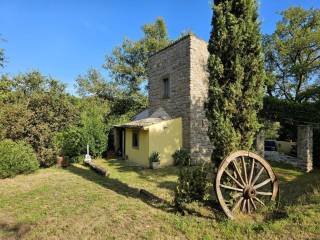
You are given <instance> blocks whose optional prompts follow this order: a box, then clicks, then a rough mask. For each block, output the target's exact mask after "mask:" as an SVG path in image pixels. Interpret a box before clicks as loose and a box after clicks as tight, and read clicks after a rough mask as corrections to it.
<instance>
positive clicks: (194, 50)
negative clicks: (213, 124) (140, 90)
mask: <svg viewBox="0 0 320 240" xmlns="http://www.w3.org/2000/svg"><path fill="white" fill-rule="evenodd" d="M208 56H209V53H208V50H207V42H205V41H204V40H201V39H199V38H197V37H196V36H194V35H191V34H190V35H187V36H185V37H183V38H181V39H179V40H178V41H176V42H174V43H172V44H171V45H169V46H168V47H166V48H164V49H162V50H161V51H159V52H158V53H156V54H155V55H153V56H152V57H151V58H150V59H149V64H148V75H149V107H150V111H151V113H152V112H154V111H156V109H158V108H159V107H162V108H163V109H165V111H166V112H167V113H168V114H169V115H170V116H171V117H173V118H176V117H181V118H182V125H183V130H182V131H183V147H184V148H186V149H189V150H190V152H191V157H192V159H193V161H196V162H198V161H202V160H204V161H209V160H210V157H211V153H212V144H211V143H210V140H209V137H208V136H207V130H208V121H207V119H206V117H205V110H204V104H205V102H206V100H207V96H208V73H207V71H206V68H207V59H208ZM168 80H169V88H166V87H165V86H164V85H165V84H164V82H165V81H168ZM166 89H169V95H167V94H165V91H166Z"/></svg>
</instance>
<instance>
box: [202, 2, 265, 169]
mask: <svg viewBox="0 0 320 240" xmlns="http://www.w3.org/2000/svg"><path fill="white" fill-rule="evenodd" d="M208 50H209V53H210V56H209V60H208V69H209V74H210V76H209V96H208V103H207V110H206V112H207V117H208V120H209V130H208V135H209V137H210V139H211V141H212V143H213V145H214V146H215V149H214V151H213V155H212V160H213V161H214V162H216V163H219V162H220V161H221V160H222V159H223V158H224V157H225V156H226V155H228V154H229V153H230V152H232V151H235V150H237V149H250V148H251V146H252V143H253V139H254V136H255V134H256V132H257V131H258V130H259V128H260V127H261V125H260V124H259V122H258V119H257V112H258V111H259V110H260V109H261V107H262V99H263V93H264V80H265V74H264V68H263V57H262V53H261V52H262V44H261V34H260V23H259V20H258V13H257V3H256V1H255V0H246V1H243V0H225V1H222V0H215V1H214V7H213V19H212V32H211V37H210V41H209V45H208Z"/></svg>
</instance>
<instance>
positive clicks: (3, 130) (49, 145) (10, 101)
mask: <svg viewBox="0 0 320 240" xmlns="http://www.w3.org/2000/svg"><path fill="white" fill-rule="evenodd" d="M0 86H6V92H7V93H6V96H4V98H3V99H2V100H1V101H0V106H1V108H0V134H1V135H0V138H10V139H12V140H14V141H16V140H25V141H27V142H28V143H29V144H31V146H32V147H33V149H34V150H35V152H36V154H37V158H38V160H39V162H40V164H41V166H51V165H52V164H53V163H54V162H55V158H56V150H55V147H54V144H53V141H52V139H53V138H54V135H55V133H56V132H59V131H62V130H64V129H66V128H67V127H68V126H69V125H70V124H71V123H74V122H75V121H76V120H77V119H78V113H77V109H76V108H75V106H74V104H73V102H72V99H71V97H70V96H69V95H67V94H66V93H65V86H64V85H63V84H61V83H59V82H58V81H57V80H54V79H51V78H47V77H45V76H43V75H41V73H40V72H37V71H33V72H30V73H26V74H20V75H17V76H15V77H13V78H12V79H8V78H1V79H0Z"/></svg>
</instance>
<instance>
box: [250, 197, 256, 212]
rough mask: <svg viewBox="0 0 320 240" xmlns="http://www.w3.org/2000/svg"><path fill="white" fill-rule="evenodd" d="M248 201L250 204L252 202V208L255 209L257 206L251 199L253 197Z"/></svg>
mask: <svg viewBox="0 0 320 240" xmlns="http://www.w3.org/2000/svg"><path fill="white" fill-rule="evenodd" d="M250 202H251V204H252V206H253V208H254V210H257V206H256V204H255V203H254V201H253V199H252V198H250Z"/></svg>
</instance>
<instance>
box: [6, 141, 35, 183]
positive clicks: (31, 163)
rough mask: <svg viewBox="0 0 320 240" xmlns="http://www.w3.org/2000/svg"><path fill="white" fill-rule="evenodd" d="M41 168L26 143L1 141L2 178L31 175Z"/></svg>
mask: <svg viewBox="0 0 320 240" xmlns="http://www.w3.org/2000/svg"><path fill="white" fill-rule="evenodd" d="M38 168H39V162H38V160H37V157H36V154H35V152H34V150H33V149H32V147H31V146H30V145H28V144H27V143H25V142H22V141H20V142H17V143H15V142H13V141H12V140H9V139H5V140H3V141H0V178H7V177H14V176H16V175H18V174H22V173H31V172H34V171H35V170H37V169H38Z"/></svg>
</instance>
